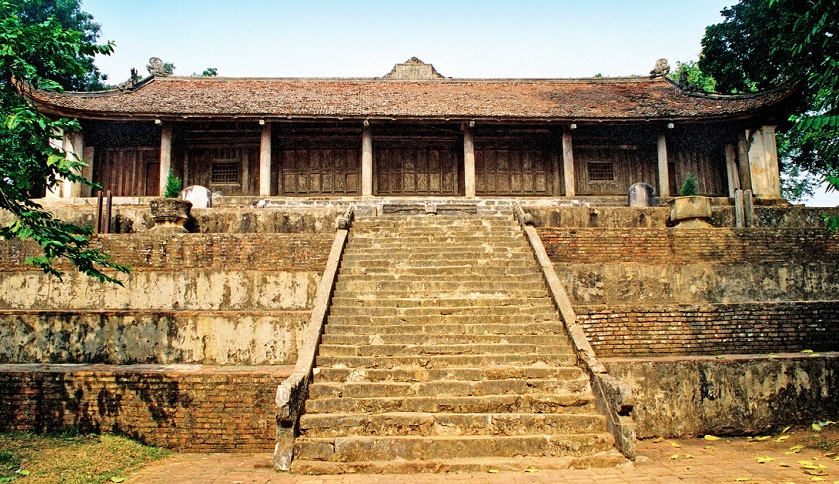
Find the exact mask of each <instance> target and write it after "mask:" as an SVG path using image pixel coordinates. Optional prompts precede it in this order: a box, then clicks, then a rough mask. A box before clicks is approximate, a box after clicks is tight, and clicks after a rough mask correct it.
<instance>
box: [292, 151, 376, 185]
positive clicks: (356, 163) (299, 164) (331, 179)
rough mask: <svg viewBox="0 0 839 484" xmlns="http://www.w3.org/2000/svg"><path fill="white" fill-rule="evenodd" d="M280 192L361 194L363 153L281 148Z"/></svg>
mask: <svg viewBox="0 0 839 484" xmlns="http://www.w3.org/2000/svg"><path fill="white" fill-rule="evenodd" d="M279 155H280V156H279V157H280V163H279V167H280V176H279V184H280V186H279V189H278V192H279V193H280V194H283V195H310V194H315V195H316V194H327V195H330V194H332V195H355V194H358V193H359V186H360V180H361V178H360V175H359V170H360V165H361V152H360V149H357V148H355V147H340V146H331V147H330V146H328V145H326V146H323V147H320V148H318V147H315V146H311V147H310V146H299V145H298V146H297V147H286V148H281V149H280V152H279Z"/></svg>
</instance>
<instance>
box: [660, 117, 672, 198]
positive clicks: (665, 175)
mask: <svg viewBox="0 0 839 484" xmlns="http://www.w3.org/2000/svg"><path fill="white" fill-rule="evenodd" d="M658 196H659V197H669V196H670V166H669V165H668V159H667V135H665V134H664V133H663V132H662V133H658Z"/></svg>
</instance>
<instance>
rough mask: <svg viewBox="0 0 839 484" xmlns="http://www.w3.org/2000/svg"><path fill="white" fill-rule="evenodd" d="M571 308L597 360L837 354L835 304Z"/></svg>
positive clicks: (837, 312)
mask: <svg viewBox="0 0 839 484" xmlns="http://www.w3.org/2000/svg"><path fill="white" fill-rule="evenodd" d="M574 309H575V311H576V313H577V322H578V323H580V325H582V327H583V329H584V330H585V332H586V335H587V336H588V339H589V341H590V342H591V346H592V347H593V348H594V351H595V352H596V353H597V356H598V357H632V356H639V357H646V356H659V355H662V356H663V355H723V354H761V353H762V354H768V353H779V352H785V351H786V352H789V351H801V350H806V349H810V350H814V351H839V337H838V336H837V335H839V301H820V302H788V303H742V304H703V305H678V304H672V305H666V306H658V305H631V306H578V307H575V308H574Z"/></svg>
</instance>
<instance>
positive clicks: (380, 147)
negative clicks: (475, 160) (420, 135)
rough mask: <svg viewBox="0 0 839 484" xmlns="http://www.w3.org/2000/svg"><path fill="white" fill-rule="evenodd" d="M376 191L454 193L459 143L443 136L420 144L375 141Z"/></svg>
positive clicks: (458, 165)
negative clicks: (441, 138)
mask: <svg viewBox="0 0 839 484" xmlns="http://www.w3.org/2000/svg"><path fill="white" fill-rule="evenodd" d="M373 146H374V148H373V149H374V155H373V158H374V160H375V163H376V182H377V193H378V194H379V195H457V194H458V193H459V191H460V190H459V167H460V165H461V162H460V160H461V158H462V152H463V147H462V145H458V144H457V143H455V142H447V141H445V140H443V141H439V142H432V143H427V144H423V143H421V142H417V143H396V142H390V143H388V142H381V143H376V141H375V138H374V143H373Z"/></svg>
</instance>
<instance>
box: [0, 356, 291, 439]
mask: <svg viewBox="0 0 839 484" xmlns="http://www.w3.org/2000/svg"><path fill="white" fill-rule="evenodd" d="M290 370H291V368H289V367H210V366H184V367H181V368H180V369H176V367H171V366H169V367H156V366H144V365H138V366H120V367H115V366H104V365H0V431H4V432H8V431H36V432H41V431H55V430H67V429H70V428H74V429H78V430H79V431H82V432H119V433H123V434H126V435H129V436H132V437H135V438H137V439H139V440H140V441H142V442H146V443H149V444H153V445H158V446H162V447H166V448H170V449H175V450H179V451H186V452H270V451H272V450H273V447H274V442H275V437H276V435H275V432H276V431H275V422H276V418H275V409H274V394H275V392H276V388H277V385H278V384H279V383H280V381H282V379H283V378H285V377H287V376H288V374H289V372H290Z"/></svg>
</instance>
